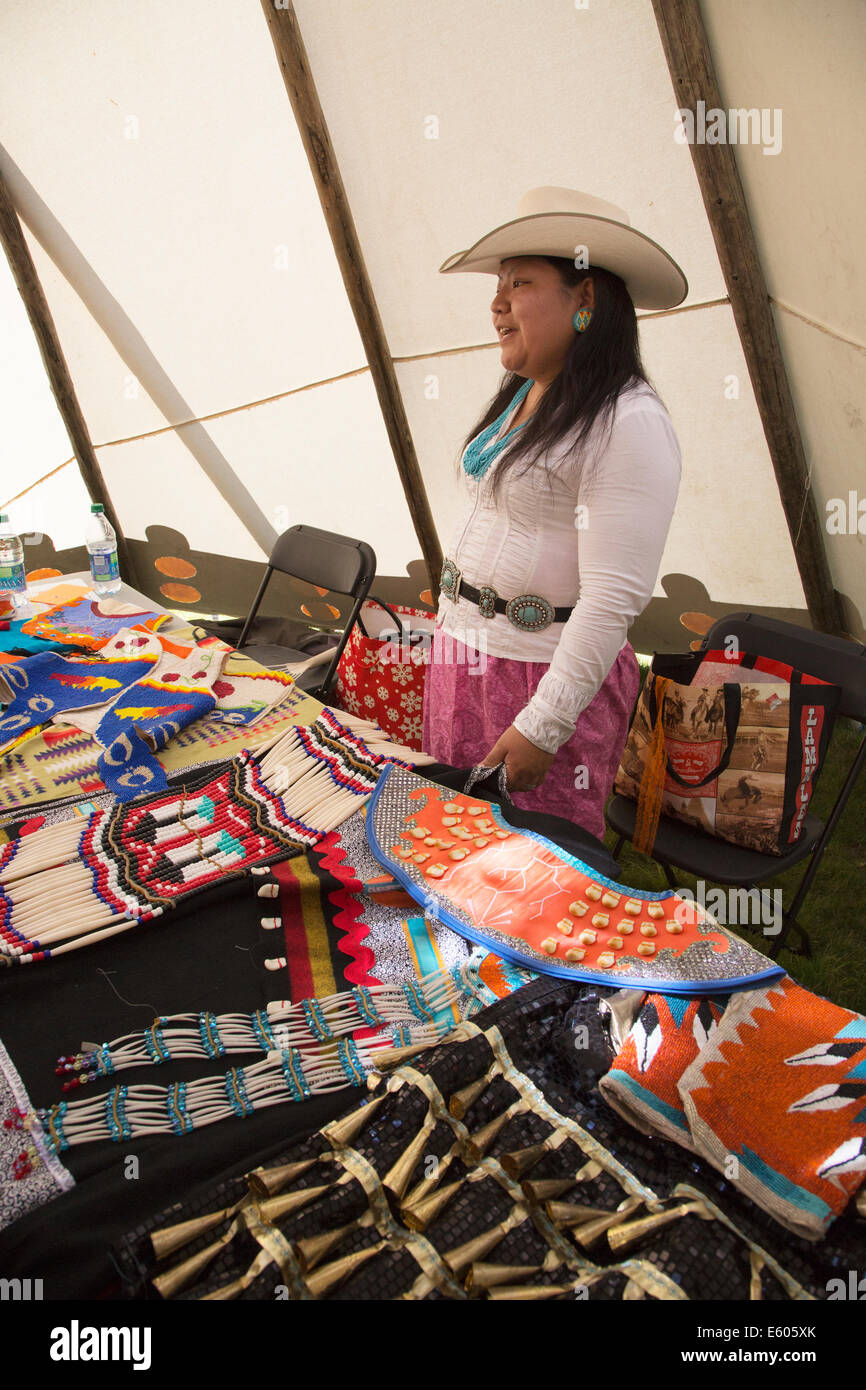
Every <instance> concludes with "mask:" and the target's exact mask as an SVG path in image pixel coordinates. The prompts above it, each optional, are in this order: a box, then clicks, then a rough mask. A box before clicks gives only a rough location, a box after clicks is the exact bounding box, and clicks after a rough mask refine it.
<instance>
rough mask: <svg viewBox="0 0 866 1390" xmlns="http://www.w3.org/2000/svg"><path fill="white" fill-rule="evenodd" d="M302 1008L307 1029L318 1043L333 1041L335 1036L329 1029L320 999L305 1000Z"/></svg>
mask: <svg viewBox="0 0 866 1390" xmlns="http://www.w3.org/2000/svg"><path fill="white" fill-rule="evenodd" d="M301 1007H302V1008H303V1010H304V1018H305V1019H306V1020H307V1027H308V1028H309V1030H310V1032H311V1033H312V1035H313V1037H314V1038H316V1040H317V1041H318V1042H331V1041H333V1037H334V1034H333V1033H332V1032H331V1029H330V1028H329V1027H328V1022H327V1019H326V1018H325V1012H324V1010H323V1008H322V1006H321V1004H320V1003H319V1001H318V999H304V1000H303V1001H302V1005H301Z"/></svg>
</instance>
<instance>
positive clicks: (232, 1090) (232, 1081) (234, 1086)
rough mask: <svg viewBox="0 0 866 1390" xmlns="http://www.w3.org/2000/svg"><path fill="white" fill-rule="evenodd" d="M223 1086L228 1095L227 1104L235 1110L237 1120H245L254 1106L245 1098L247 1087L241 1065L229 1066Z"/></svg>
mask: <svg viewBox="0 0 866 1390" xmlns="http://www.w3.org/2000/svg"><path fill="white" fill-rule="evenodd" d="M225 1088H226V1095H227V1096H228V1101H229V1105H230V1106H231V1108H232V1110H233V1111H234V1112H235V1114H236V1115H237V1117H238V1119H239V1120H245V1119H246V1118H247V1116H248V1115H252V1113H253V1111H254V1109H255V1107H254V1106H253V1105H251V1103H250V1101H249V1099H248V1098H247V1088H246V1086H245V1085H244V1069H243V1067H231V1068H230V1069H229V1070H228V1071H227V1072H226V1074H225Z"/></svg>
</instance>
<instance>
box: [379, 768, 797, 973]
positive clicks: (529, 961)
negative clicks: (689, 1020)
mask: <svg viewBox="0 0 866 1390" xmlns="http://www.w3.org/2000/svg"><path fill="white" fill-rule="evenodd" d="M390 773H391V769H390V767H386V768H385V769H384V770H383V772H382V775H381V776H380V778H379V781H378V783H377V785H376V789H375V791H374V792H373V795H372V796H371V797H370V801H369V803H368V806H367V816H366V820H365V828H366V832H367V843H368V845H369V847H370V850H371V852H372V854H373V855H374V857H375V859H376V860H377V861H378V863H380V864H381V865H382V867H383V868H385V869H389V870H390V871H391V872H392V873H393V875H394V877H395V878H396V879H397V880H398V881H399V882H400V883H401V884H402V885H403V887H404V888H405V889H406V892H407V893H408V894H409V895H410V897H411V898H413V899H414V901H415V902H417V903H421V905H422V906H423V905H424V903H425V901H426V903H428V904H429V901H430V897H431V894H432V892H433V890H432V888H428V889H427V891H426V895H425V899H423V900H422V898H421V897H420V891H421V890H420V888H419V885H418V884H417V883H416V882H415V880H414V879H413V878H411V877H410V875H409V874H408V873H407V871H406V869H405V868H404V867H403V865H402V864H401V863H399V862H395V861H394V860H392V858H391V856H390V855H389V854H388V852H387V850H384V849H383V848H382V846H381V844H380V843H379V839H378V836H377V835H376V832H375V830H374V828H373V824H374V820H375V812H376V807H377V805H378V802H379V799H380V797H381V796H383V795H384V792H385V788H386V786H387V783H388V777H389V776H390ZM442 790H443V791H447V790H448V788H447V787H443V789H442ZM452 795H454V796H459V795H461V793H459V792H455V793H452ZM479 800H483V798H481V797H479ZM491 809H492V811H493V813H494V816H495V818H496V819H497V820H500V818H501V812H498V808H497V807H496V806H495V805H492V804H491ZM501 824H502V826H503V828H504V829H506V830H510V831H511V832H512V833H513V834H518V835H525V836H526V837H527V838H528V839H531V840H535V841H537V843H538V844H540V845H544V847H545V848H546V849H549V850H550V851H551V852H552V853H553V854H555V855H556V857H557V858H558V859H562V860H563V861H564V862H565V863H567V864H570V865H571V866H572V868H576V869H579V870H580V872H581V873H585V874H587V875H589V876H590V877H593V878H595V880H596V882H598V883H600V884H604V885H605V887H608V888H613V889H614V890H615V891H618V892H620V893H622V892H623V884H621V883H616V882H614V880H613V879H609V878H605V877H604V875H602V874H598V873H596V871H595V870H594V869H591V868H590V866H589V865H588V864H584V863H583V862H582V861H581V860H580V859H575V857H574V856H573V855H571V854H568V853H567V852H566V851H565V850H561V849H560V848H559V846H558V845H556V844H554V843H553V841H552V840H548V839H547V838H546V836H544V835H536V834H535V833H534V832H532V831H529V830H521V829H519V828H518V827H517V826H514V825H509V824H508V822H507V821H506V820H504V819H502V820H501ZM629 891H631V890H629ZM635 892H637V890H635ZM641 896H642V897H643V898H644V899H646V900H649V899H659V898H672V897H675V896H676V895H675V894H674V893H671V892H670V890H669V891H668V892H666V893H644V892H643V890H641ZM436 906H437V911H438V913H439V920H440V921H442V922H444V923H445V925H446V926H448V927H451V929H452V930H453V931H456V932H457V934H458V936H464V937H466V938H467V940H469V941H474V942H477V944H478V945H479V946H486V947H487V949H488V950H489V951H492V952H493V954H494V955H496V956H501V957H502V958H503V959H504V960H510V961H513V962H514V964H515V965H522V966H524V967H525V968H526V969H527V970H532V971H535V972H536V973H537V974H542V975H555V976H557V978H559V979H562V980H580V981H581V982H582V983H584V984H594V985H595V984H597V985H613V986H615V987H616V986H618V987H619V988H621V989H646V990H650V991H651V992H653V993H655V994H690V995H702V994H719V993H728V994H732V993H734V991H735V990H739V989H754V988H755V987H756V985H758V984H759V983H761V982H762V981H764V980H776V979H778V978H779V977H780V976H782V975H784V974H785V971H784V969H783V967H782V966H781V965H774V966H771V968H770V969H769V970H762V971H760V972H759V973H757V974H754V975H738V976H736V977H734V978H733V979H720V980H687V979H683V980H659V979H658V978H654V977H652V976H641V975H634V974H632V973H631V972H629V974H628V976H625V975H624V974H619V973H617V972H615V971H614V970H589V969H587V968H586V967H584V966H580V965H575V966H565V965H555V964H554V963H553V962H552V961H539V960H536V959H535V957H534V956H528V955H526V954H524V952H522V951H517V950H515V949H514V948H513V947H510V946H505V945H503V944H502V942H501V941H498V940H497V939H496V938H495V937H493V936H488V935H487V933H486V932H482V931H479V930H478V928H477V927H468V926H467V925H466V923H465V922H463V921H461V919H460V918H459V917H458V916H457V915H456V913H454V912H451V911H450V910H449V909H448V908H447V907H445V906H444V905H443V904H442V903H441V902H440V901H438V900H436Z"/></svg>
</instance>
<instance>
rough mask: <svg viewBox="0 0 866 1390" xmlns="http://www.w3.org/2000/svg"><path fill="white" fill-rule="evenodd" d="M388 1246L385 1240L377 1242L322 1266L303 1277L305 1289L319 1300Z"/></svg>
mask: <svg viewBox="0 0 866 1390" xmlns="http://www.w3.org/2000/svg"><path fill="white" fill-rule="evenodd" d="M387 1244H388V1242H387V1241H386V1240H380V1241H377V1242H376V1244H375V1245H371V1246H370V1247H369V1248H368V1249H367V1250H356V1251H355V1254H354V1255H344V1256H343V1258H342V1260H334V1261H333V1263H332V1264H329V1265H322V1267H321V1269H317V1270H316V1271H315V1273H313V1274H308V1275H306V1276H305V1280H306V1285H307V1288H308V1289H309V1290H310V1293H311V1294H312V1295H313V1297H314V1298H319V1297H320V1296H321V1295H322V1294H323V1293H327V1292H328V1290H329V1289H333V1288H335V1287H336V1285H337V1284H340V1283H342V1281H343V1280H344V1279H347V1278H348V1277H349V1275H350V1274H354V1273H355V1270H356V1269H360V1267H361V1265H363V1264H366V1262H367V1260H371V1259H372V1258H373V1256H374V1255H378V1254H379V1251H380V1250H383V1249H384V1248H385V1246H386V1245H387Z"/></svg>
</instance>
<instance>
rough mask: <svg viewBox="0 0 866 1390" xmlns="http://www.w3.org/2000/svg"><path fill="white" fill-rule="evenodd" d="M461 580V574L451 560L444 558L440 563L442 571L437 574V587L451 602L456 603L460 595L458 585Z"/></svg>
mask: <svg viewBox="0 0 866 1390" xmlns="http://www.w3.org/2000/svg"><path fill="white" fill-rule="evenodd" d="M462 582H463V575H462V574H461V573H460V570H459V569H458V568H457V566H456V565H455V563H454V561H453V560H445V561H444V563H443V565H442V573H441V574H440V576H439V588H440V590H441V592H442V593H443V594H444V595H445V597H446V598H450V600H451V602H452V603H456V602H457V600H458V598H459V597H460V585H461V583H462Z"/></svg>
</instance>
